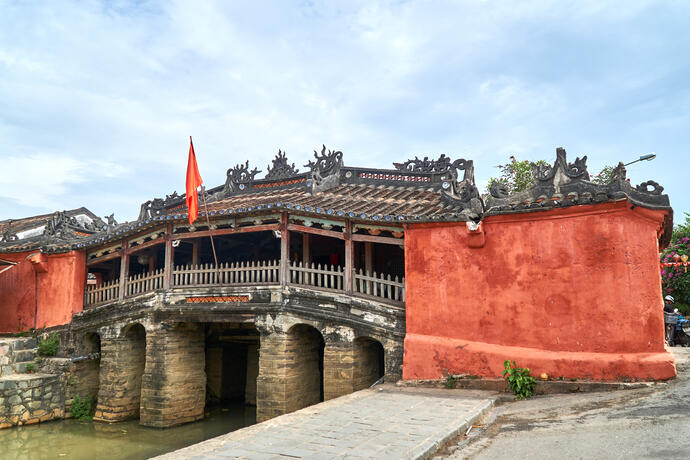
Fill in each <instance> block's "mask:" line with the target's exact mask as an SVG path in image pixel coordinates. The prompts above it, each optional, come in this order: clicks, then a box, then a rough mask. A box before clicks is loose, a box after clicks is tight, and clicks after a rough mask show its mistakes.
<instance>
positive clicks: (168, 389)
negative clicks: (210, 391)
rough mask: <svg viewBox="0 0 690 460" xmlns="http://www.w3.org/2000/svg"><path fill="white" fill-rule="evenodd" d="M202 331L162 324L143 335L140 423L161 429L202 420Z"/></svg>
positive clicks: (203, 397) (203, 394)
mask: <svg viewBox="0 0 690 460" xmlns="http://www.w3.org/2000/svg"><path fill="white" fill-rule="evenodd" d="M205 359H206V357H205V352H204V329H203V327H201V326H199V325H198V324H193V323H177V324H162V325H160V326H158V327H156V328H155V329H154V330H152V331H151V332H150V333H149V334H148V336H147V344H146V371H145V372H144V376H143V379H142V390H141V415H140V423H141V424H142V425H145V426H151V427H157V428H163V427H169V426H174V425H180V424H182V423H188V422H194V421H196V420H200V419H202V418H204V406H205V404H206V373H205V371H204V367H205V362H206V361H205Z"/></svg>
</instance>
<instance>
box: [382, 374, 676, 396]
mask: <svg viewBox="0 0 690 460" xmlns="http://www.w3.org/2000/svg"><path fill="white" fill-rule="evenodd" d="M659 384H662V385H663V384H664V382H630V383H627V382H588V381H582V380H579V381H575V382H568V381H560V380H547V381H544V380H537V385H536V387H535V389H534V394H535V395H550V394H568V393H593V392H600V391H617V390H636V389H640V388H651V387H653V386H655V385H659ZM395 386H396V387H398V388H445V379H434V380H399V381H398V382H396V384H395ZM452 390H486V391H496V392H499V393H508V392H509V391H508V385H507V384H506V382H505V380H503V379H463V378H460V379H458V380H457V381H456V382H455V388H453V389H449V391H452Z"/></svg>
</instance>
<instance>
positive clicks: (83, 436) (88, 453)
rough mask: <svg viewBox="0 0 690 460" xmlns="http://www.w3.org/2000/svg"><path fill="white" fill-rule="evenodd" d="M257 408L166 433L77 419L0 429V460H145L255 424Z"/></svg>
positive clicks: (218, 414)
mask: <svg viewBox="0 0 690 460" xmlns="http://www.w3.org/2000/svg"><path fill="white" fill-rule="evenodd" d="M255 421H256V408H255V407H251V406H245V405H244V404H237V405H232V406H226V407H224V408H216V409H213V410H210V411H209V413H208V415H207V416H206V417H205V418H204V419H203V420H200V421H198V422H195V423H189V424H186V425H181V426H177V427H173V428H167V429H164V430H161V429H157V428H147V427H144V426H141V425H139V420H130V421H127V422H120V423H113V424H107V423H97V422H92V421H82V420H75V419H67V420H57V421H52V422H49V423H40V424H37V425H31V426H20V427H14V428H11V429H7V430H0V446H1V447H0V458H1V459H2V460H26V459H31V460H48V459H51V460H54V459H56V458H66V459H70V460H94V459H108V460H144V459H148V458H151V457H153V456H156V455H160V454H163V453H165V452H170V451H171V450H175V449H180V448H183V447H185V446H189V445H191V444H195V443H198V442H202V441H204V440H206V439H210V438H214V437H216V436H220V435H223V434H226V433H228V432H231V431H234V430H237V429H239V428H243V427H246V426H249V425H252V424H254V423H255Z"/></svg>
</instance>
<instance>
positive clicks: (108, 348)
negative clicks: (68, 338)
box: [94, 322, 146, 422]
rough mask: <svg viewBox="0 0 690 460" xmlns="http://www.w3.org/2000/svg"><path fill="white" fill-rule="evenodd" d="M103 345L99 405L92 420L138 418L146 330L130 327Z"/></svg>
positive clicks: (132, 325)
mask: <svg viewBox="0 0 690 460" xmlns="http://www.w3.org/2000/svg"><path fill="white" fill-rule="evenodd" d="M113 332H116V333H115V334H113V335H114V337H111V338H108V339H107V340H104V341H103V343H102V357H101V371H100V379H99V380H100V385H99V389H98V405H97V408H96V415H95V416H94V420H97V421H104V422H120V421H122V420H127V419H132V418H138V417H139V411H140V409H139V406H140V403H141V380H142V376H143V374H144V367H145V365H146V328H145V327H144V326H143V325H142V324H141V323H138V322H135V323H129V324H127V325H125V326H123V327H122V328H120V329H119V331H113Z"/></svg>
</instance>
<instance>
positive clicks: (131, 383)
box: [121, 323, 146, 418]
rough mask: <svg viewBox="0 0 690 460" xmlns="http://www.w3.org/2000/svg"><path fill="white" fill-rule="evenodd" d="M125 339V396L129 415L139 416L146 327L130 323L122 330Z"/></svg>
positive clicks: (123, 350)
mask: <svg viewBox="0 0 690 460" xmlns="http://www.w3.org/2000/svg"><path fill="white" fill-rule="evenodd" d="M121 337H122V339H123V347H122V352H123V353H122V355H121V359H122V362H123V366H122V373H123V374H125V375H126V376H127V380H126V381H125V382H124V383H125V385H124V386H125V391H124V393H125V398H126V405H127V407H128V412H129V413H130V414H131V415H129V417H131V418H137V417H139V405H140V403H141V378H142V376H143V375H144V368H145V367H146V328H145V327H144V326H143V325H142V324H141V323H132V324H128V325H126V326H125V327H123V328H122V330H121Z"/></svg>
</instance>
